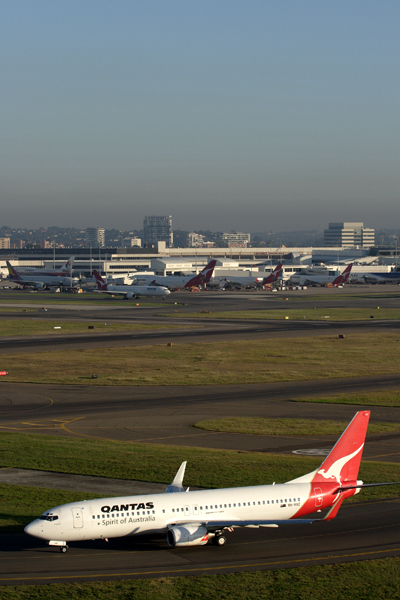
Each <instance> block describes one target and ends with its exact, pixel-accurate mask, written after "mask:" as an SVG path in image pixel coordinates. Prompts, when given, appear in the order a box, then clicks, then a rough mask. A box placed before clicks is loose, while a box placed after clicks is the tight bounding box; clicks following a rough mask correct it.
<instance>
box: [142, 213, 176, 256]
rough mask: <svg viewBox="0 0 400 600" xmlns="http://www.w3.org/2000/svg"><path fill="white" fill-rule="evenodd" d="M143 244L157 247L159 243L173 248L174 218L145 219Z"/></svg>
mask: <svg viewBox="0 0 400 600" xmlns="http://www.w3.org/2000/svg"><path fill="white" fill-rule="evenodd" d="M143 238H144V240H143V242H144V245H145V246H146V245H147V244H154V245H155V246H156V245H157V242H165V246H166V247H167V248H172V246H173V243H174V234H173V232H172V217H171V216H169V217H154V216H152V217H145V218H144V221H143Z"/></svg>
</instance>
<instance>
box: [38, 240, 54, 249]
mask: <svg viewBox="0 0 400 600" xmlns="http://www.w3.org/2000/svg"><path fill="white" fill-rule="evenodd" d="M39 244H40V247H41V248H51V247H52V244H51V242H49V241H48V240H44V239H41V240H39Z"/></svg>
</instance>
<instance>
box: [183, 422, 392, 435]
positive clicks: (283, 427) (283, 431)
mask: <svg viewBox="0 0 400 600" xmlns="http://www.w3.org/2000/svg"><path fill="white" fill-rule="evenodd" d="M347 425H348V421H321V420H312V421H311V420H310V419H262V418H257V417H230V418H227V419H211V420H208V421H199V422H198V423H195V424H194V427H197V428H198V429H206V430H207V431H226V432H229V433H246V434H251V435H276V436H282V435H287V436H316V435H340V434H341V433H342V432H343V431H344V430H345V429H346V427H347ZM391 431H400V423H372V424H370V425H369V427H368V433H369V434H371V433H388V432H391Z"/></svg>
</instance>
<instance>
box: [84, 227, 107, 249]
mask: <svg viewBox="0 0 400 600" xmlns="http://www.w3.org/2000/svg"><path fill="white" fill-rule="evenodd" d="M105 243H106V232H105V229H99V228H98V227H87V229H86V245H87V246H91V247H92V248H102V247H103V246H105Z"/></svg>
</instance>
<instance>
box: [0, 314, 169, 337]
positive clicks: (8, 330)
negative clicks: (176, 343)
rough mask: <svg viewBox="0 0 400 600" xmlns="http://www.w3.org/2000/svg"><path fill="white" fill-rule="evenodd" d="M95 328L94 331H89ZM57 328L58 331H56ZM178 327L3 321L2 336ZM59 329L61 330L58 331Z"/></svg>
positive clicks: (0, 325)
mask: <svg viewBox="0 0 400 600" xmlns="http://www.w3.org/2000/svg"><path fill="white" fill-rule="evenodd" d="M89 325H90V326H93V327H94V329H90V330H89V329H88V328H89ZM55 327H57V329H55ZM176 327H178V325H163V324H152V323H129V322H128V323H115V322H113V321H110V323H107V324H106V323H99V321H97V320H96V321H91V320H89V319H88V320H87V321H66V320H63V319H59V320H53V319H49V320H47V319H42V318H41V319H36V320H35V319H9V320H7V319H2V320H0V336H10V337H11V336H24V337H27V336H32V335H54V336H56V335H60V334H64V335H65V334H73V333H93V334H95V333H96V332H97V333H99V332H108V333H111V332H113V331H120V332H122V331H146V330H153V329H175V328H176ZM58 328H59V329H58Z"/></svg>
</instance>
